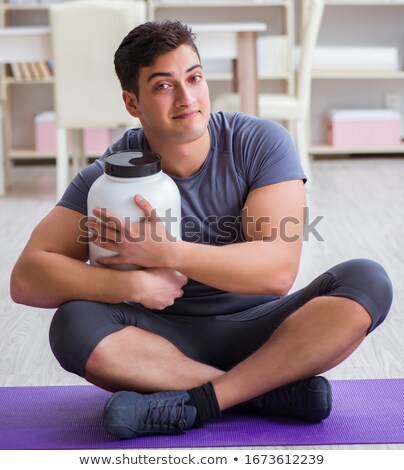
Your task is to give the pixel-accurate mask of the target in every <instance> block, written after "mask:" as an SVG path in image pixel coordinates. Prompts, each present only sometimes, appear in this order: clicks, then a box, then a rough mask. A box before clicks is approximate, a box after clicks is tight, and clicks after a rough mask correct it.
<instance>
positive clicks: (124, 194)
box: [87, 150, 181, 270]
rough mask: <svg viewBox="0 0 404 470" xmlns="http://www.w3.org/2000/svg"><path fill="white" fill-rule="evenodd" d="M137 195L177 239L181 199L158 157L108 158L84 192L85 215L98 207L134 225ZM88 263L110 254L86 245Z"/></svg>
mask: <svg viewBox="0 0 404 470" xmlns="http://www.w3.org/2000/svg"><path fill="white" fill-rule="evenodd" d="M136 194H140V195H141V196H142V197H143V198H145V199H146V200H147V201H149V203H150V204H151V205H152V207H153V208H154V209H156V214H157V216H158V217H159V218H160V219H161V220H162V221H163V222H164V223H165V225H166V229H167V230H168V232H169V233H170V234H171V235H172V236H173V237H174V238H175V239H177V240H179V239H181V197H180V192H179V190H178V187H177V185H176V184H175V183H174V181H173V180H172V179H171V178H170V177H169V176H168V175H166V174H165V173H163V171H162V169H161V158H160V156H159V155H158V154H157V153H154V152H143V151H140V150H130V151H122V152H117V153H113V154H111V155H108V157H107V158H106V160H105V166H104V173H103V174H102V175H101V176H100V177H99V178H98V179H97V180H96V181H95V182H94V184H93V185H92V186H91V188H90V191H89V193H88V199H87V207H88V209H87V214H88V216H89V217H94V215H93V212H92V211H93V209H94V208H96V207H98V208H100V209H102V210H105V211H106V212H108V213H110V214H113V215H116V216H118V217H119V218H121V219H124V220H125V224H129V223H134V222H138V221H139V220H140V219H141V218H142V217H144V213H143V211H142V210H141V209H140V208H139V207H138V206H137V205H136V203H135V201H134V196H135V195H136ZM89 250H90V263H91V264H92V265H94V266H99V264H98V263H96V262H95V260H96V259H97V258H100V257H103V256H112V255H114V254H116V253H115V252H114V251H111V250H107V249H105V248H102V247H99V246H97V245H95V244H94V243H93V242H90V243H89ZM115 268H116V269H121V270H130V269H138V266H135V265H120V266H115Z"/></svg>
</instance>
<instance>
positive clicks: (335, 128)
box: [327, 109, 401, 147]
mask: <svg viewBox="0 0 404 470" xmlns="http://www.w3.org/2000/svg"><path fill="white" fill-rule="evenodd" d="M400 128H401V115H400V113H399V112H398V111H395V110H392V109H364V110H352V109H350V110H347V109H333V110H330V111H329V113H328V115H327V144H328V145H332V146H334V147H389V146H395V145H400V144H401V138H400Z"/></svg>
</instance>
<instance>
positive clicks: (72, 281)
mask: <svg viewBox="0 0 404 470" xmlns="http://www.w3.org/2000/svg"><path fill="white" fill-rule="evenodd" d="M136 275H137V273H134V272H132V273H131V276H136ZM127 281H128V273H127V272H121V271H117V270H112V269H104V268H97V267H94V266H90V265H88V264H86V263H84V262H83V261H79V260H76V259H72V258H69V257H67V256H64V255H61V254H57V253H51V252H45V251H41V252H35V253H30V254H28V255H26V256H25V257H23V258H22V259H20V260H19V261H18V262H17V264H16V266H15V268H14V270H13V273H12V276H11V285H10V291H11V296H12V298H13V300H14V301H15V302H17V303H22V304H26V305H30V306H33V307H43V308H55V307H58V306H59V305H61V304H63V303H64V302H67V301H70V300H92V301H98V302H106V303H118V302H123V301H125V300H133V298H132V299H130V298H125V297H129V292H128V290H129V288H128V287H129V282H127ZM131 295H133V296H134V293H131Z"/></svg>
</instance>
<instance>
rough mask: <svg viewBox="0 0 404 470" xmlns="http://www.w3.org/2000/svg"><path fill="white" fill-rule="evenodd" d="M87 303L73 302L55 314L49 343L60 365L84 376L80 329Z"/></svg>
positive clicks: (63, 306)
mask: <svg viewBox="0 0 404 470" xmlns="http://www.w3.org/2000/svg"><path fill="white" fill-rule="evenodd" d="M86 303H87V302H85V301H71V302H66V303H65V304H63V305H61V306H60V307H59V308H58V309H57V310H56V312H55V314H54V316H53V319H52V322H51V325H50V328H49V343H50V347H51V349H52V352H53V354H54V356H55V357H56V359H57V360H58V362H59V363H60V365H61V366H62V367H63V368H64V369H65V370H67V371H68V372H72V373H74V374H78V375H81V376H83V373H84V370H83V368H82V365H81V364H80V357H79V356H80V353H81V350H82V345H80V344H79V343H80V340H79V337H80V334H79V332H80V329H81V325H82V322H83V315H84V314H85V304H86Z"/></svg>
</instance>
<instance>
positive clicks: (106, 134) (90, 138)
mask: <svg viewBox="0 0 404 470" xmlns="http://www.w3.org/2000/svg"><path fill="white" fill-rule="evenodd" d="M110 145H111V131H110V130H109V129H85V130H84V151H85V152H86V153H87V154H102V153H104V152H105V150H107V148H108V147H109V146H110Z"/></svg>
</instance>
